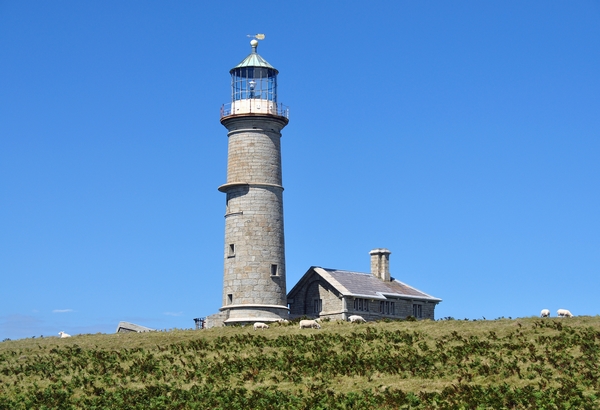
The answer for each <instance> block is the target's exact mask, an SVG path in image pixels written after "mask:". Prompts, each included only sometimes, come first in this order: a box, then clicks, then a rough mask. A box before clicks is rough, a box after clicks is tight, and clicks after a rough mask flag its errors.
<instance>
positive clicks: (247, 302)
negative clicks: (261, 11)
mask: <svg viewBox="0 0 600 410" xmlns="http://www.w3.org/2000/svg"><path fill="white" fill-rule="evenodd" d="M250 45H251V46H252V52H251V53H250V54H249V55H248V57H246V58H245V59H244V60H243V61H242V62H241V63H239V64H238V65H237V66H235V67H234V68H232V69H231V70H230V71H229V73H230V74H231V103H228V104H225V105H224V106H223V107H222V109H221V124H223V125H224V126H225V128H227V131H228V133H227V136H228V158H227V182H226V183H225V184H224V185H221V186H220V187H219V191H221V192H223V193H225V194H226V209H225V246H224V259H225V269H224V275H223V306H222V307H221V308H220V311H221V312H220V314H218V316H219V317H220V319H221V320H222V321H223V322H222V323H224V324H236V323H244V322H254V321H264V322H271V321H275V320H278V319H280V318H285V317H287V315H288V308H287V300H286V283H285V250H284V236H283V186H282V180H281V145H280V139H281V130H282V129H283V127H285V126H286V125H287V123H288V110H287V108H285V107H284V106H282V105H281V104H279V102H278V96H277V74H278V71H277V70H276V69H275V68H274V67H273V66H271V65H270V64H269V63H268V62H267V61H266V60H265V59H263V58H262V57H261V56H260V55H258V53H257V47H258V41H257V40H256V39H253V40H252V41H251V42H250Z"/></svg>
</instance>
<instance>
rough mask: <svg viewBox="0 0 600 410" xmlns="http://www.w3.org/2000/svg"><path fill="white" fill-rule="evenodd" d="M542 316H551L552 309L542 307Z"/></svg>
mask: <svg viewBox="0 0 600 410" xmlns="http://www.w3.org/2000/svg"><path fill="white" fill-rule="evenodd" d="M540 316H541V317H550V310H548V309H542V312H541V313H540Z"/></svg>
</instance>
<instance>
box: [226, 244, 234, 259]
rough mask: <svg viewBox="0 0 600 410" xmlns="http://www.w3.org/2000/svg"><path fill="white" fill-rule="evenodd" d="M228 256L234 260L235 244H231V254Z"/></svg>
mask: <svg viewBox="0 0 600 410" xmlns="http://www.w3.org/2000/svg"><path fill="white" fill-rule="evenodd" d="M227 256H228V257H229V258H232V257H234V256H235V244H233V243H230V244H229V253H228V254H227Z"/></svg>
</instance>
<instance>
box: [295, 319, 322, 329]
mask: <svg viewBox="0 0 600 410" xmlns="http://www.w3.org/2000/svg"><path fill="white" fill-rule="evenodd" d="M320 328H321V325H319V324H318V323H317V321H316V320H301V321H300V329H320Z"/></svg>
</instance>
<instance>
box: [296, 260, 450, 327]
mask: <svg viewBox="0 0 600 410" xmlns="http://www.w3.org/2000/svg"><path fill="white" fill-rule="evenodd" d="M390 254H391V252H390V251H389V250H387V249H374V250H372V251H371V252H370V255H371V273H370V274H368V273H360V272H351V271H346V270H339V269H326V268H321V267H318V266H312V267H311V268H310V269H309V270H308V271H307V272H306V273H305V274H304V276H302V278H301V279H300V280H299V281H298V283H297V284H296V285H295V286H294V287H293V288H292V290H291V291H290V292H289V293H288V295H287V302H288V306H289V309H290V317H291V318H295V317H299V316H303V315H306V316H308V317H312V318H317V317H320V318H330V319H341V320H347V319H348V317H349V316H351V315H360V316H362V317H363V318H365V319H366V320H367V321H369V320H377V319H383V318H390V319H403V318H406V317H407V316H413V317H415V318H417V319H432V320H433V319H435V307H436V305H437V304H438V303H440V302H441V301H442V300H441V299H438V298H436V297H433V296H431V295H428V294H427V293H425V292H422V291H420V290H418V289H415V288H413V287H412V286H410V285H407V284H406V283H403V282H400V281H399V280H397V279H395V278H393V277H391V276H390V269H389V256H390Z"/></svg>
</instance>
